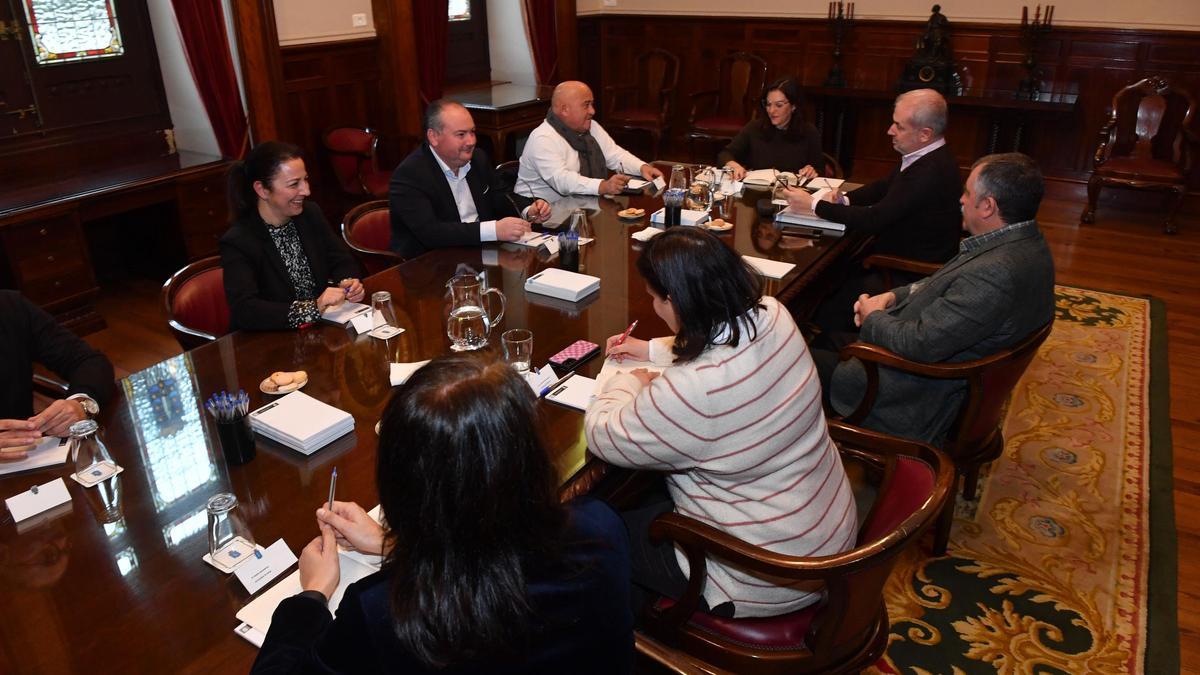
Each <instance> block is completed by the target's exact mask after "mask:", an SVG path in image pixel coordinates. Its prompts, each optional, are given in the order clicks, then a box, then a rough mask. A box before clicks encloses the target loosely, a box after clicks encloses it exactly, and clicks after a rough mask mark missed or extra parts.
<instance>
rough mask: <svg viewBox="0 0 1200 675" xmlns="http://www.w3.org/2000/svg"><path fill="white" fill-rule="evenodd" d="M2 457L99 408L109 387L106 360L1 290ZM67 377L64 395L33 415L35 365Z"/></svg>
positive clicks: (60, 432) (16, 454)
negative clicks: (35, 363)
mask: <svg viewBox="0 0 1200 675" xmlns="http://www.w3.org/2000/svg"><path fill="white" fill-rule="evenodd" d="M0 354H4V358H0V382H6V383H7V384H5V385H4V386H3V388H0V461H3V460H18V459H22V458H24V457H25V456H26V453H27V450H28V446H31V445H35V444H37V443H38V442H39V441H41V439H42V438H43V437H45V436H59V437H62V436H66V435H67V432H68V429H69V428H70V426H71V425H72V424H74V423H75V422H78V421H79V420H82V419H84V418H85V417H87V416H89V415H90V416H95V415H96V414H97V413H99V412H100V405H101V404H103V403H105V402H106V401H108V398H109V396H110V395H111V394H112V391H113V367H112V364H111V363H110V362H109V360H108V358H106V357H105V356H104V354H101V353H100V352H98V351H96V350H95V349H93V348H92V347H91V346H89V345H88V343H86V342H84V341H83V340H82V339H80V338H79V337H78V336H76V335H75V334H74V333H72V332H71V331H69V330H67V329H66V328H63V327H62V326H61V325H59V324H58V322H56V321H55V320H54V317H52V316H50V315H49V314H47V313H46V312H45V310H43V309H42V308H40V307H38V306H37V305H35V304H33V303H32V302H30V301H29V300H27V299H25V298H24V297H23V296H22V295H21V294H20V293H18V292H17V291H9V290H0ZM34 362H37V363H40V364H42V365H44V366H46V367H47V368H49V369H50V370H52V371H54V372H55V373H57V374H58V375H59V376H61V377H63V378H65V379H66V380H67V397H66V398H63V399H59V400H56V401H54V402H53V403H51V404H50V405H49V406H47V407H46V409H45V410H42V411H41V412H40V413H38V414H36V415H34V414H33V364H34Z"/></svg>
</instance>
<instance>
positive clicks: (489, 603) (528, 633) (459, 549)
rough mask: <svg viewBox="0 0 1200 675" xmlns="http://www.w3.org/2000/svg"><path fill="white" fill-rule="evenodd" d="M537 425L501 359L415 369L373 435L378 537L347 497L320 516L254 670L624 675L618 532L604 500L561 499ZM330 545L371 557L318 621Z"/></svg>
mask: <svg viewBox="0 0 1200 675" xmlns="http://www.w3.org/2000/svg"><path fill="white" fill-rule="evenodd" d="M539 429H540V424H539V417H538V413H537V402H536V399H535V398H534V396H533V395H532V392H531V391H530V390H529V385H528V384H526V383H525V381H524V380H523V379H522V378H521V377H520V376H519V375H517V373H516V371H514V370H513V369H512V368H511V367H509V366H508V365H507V364H505V363H503V362H498V361H495V360H485V359H484V358H481V357H479V356H476V355H452V356H445V357H440V358H437V359H434V360H433V361H431V362H429V363H428V364H427V365H426V366H425V367H423V368H421V369H420V370H418V371H417V372H416V373H414V374H413V375H412V377H410V378H409V380H408V381H407V382H406V383H405V384H404V385H402V386H401V387H400V388H399V389H398V390H397V391H396V393H395V395H394V396H393V397H392V399H391V401H390V402H389V403H388V406H387V409H386V410H385V412H384V416H383V424H382V428H381V429H380V435H379V455H378V464H377V473H376V480H377V481H378V490H379V501H380V504H381V507H382V511H383V518H384V522H385V523H387V527H386V529H385V528H383V527H381V526H380V525H379V524H377V523H375V521H374V520H372V519H371V518H370V516H368V515H367V514H366V512H365V511H364V510H363V509H362V507H360V506H358V505H357V504H354V503H351V502H337V501H335V502H334V503H333V505H332V510H329V509H324V508H323V509H320V510H318V512H317V518H318V521H319V523H320V528H321V536H320V537H318V538H317V539H314V540H313V541H312V543H310V544H309V545H308V546H307V547H306V548H305V549H304V551H303V553H302V554H301V556H300V581H301V586H302V587H303V588H304V589H305V592H304V593H301V594H300V595H297V596H293V597H291V598H289V599H287V600H285V601H284V602H283V603H281V604H280V605H279V607H278V609H276V611H275V615H274V617H273V618H272V621H271V629H270V632H268V634H267V638H266V641H265V642H264V643H263V649H262V652H261V653H260V655H259V658H258V661H256V662H255V669H254V672H272V671H273V670H276V669H278V670H279V671H281V672H282V671H286V672H292V671H291V670H288V669H289V668H295V669H301V670H303V668H307V669H308V670H312V671H315V672H336V673H382V672H404V673H409V672H421V673H424V672H445V673H518V672H519V673H527V672H546V673H559V672H579V673H583V672H586V673H622V672H630V670H631V668H632V659H633V633H632V616H631V614H630V611H629V585H628V584H629V551H628V547H627V544H626V535H625V530H624V527H623V526H622V524H621V521H620V519H619V518H618V517H617V515H616V514H615V513H613V511H612V510H610V509H609V508H608V507H607V506H606V505H604V504H603V503H601V502H598V501H595V500H591V499H584V500H577V501H575V502H572V503H570V504H568V505H566V506H564V505H562V504H560V502H559V498H558V476H557V474H556V471H555V469H554V467H553V465H552V464H551V462H550V459H549V457H548V455H547V454H546V449H545V447H544V445H543V443H542V441H541V434H540V431H539ZM338 542H342V543H343V544H346V545H349V546H352V547H353V548H355V549H357V550H360V551H363V552H367V553H375V554H380V553H382V554H383V555H384V562H383V567H382V569H381V570H380V571H379V572H377V573H375V574H372V575H370V576H368V577H366V578H364V579H361V580H359V581H357V582H355V583H353V584H351V585H350V586H349V587H348V588H347V590H346V592H345V594H344V596H343V598H342V602H341V605H340V606H339V607H338V610H337V618H336V619H331V618H330V616H329V611H328V610H327V609H326V607H325V603H326V601H327V600H328V598H329V597H330V596H331V595H332V593H333V591H334V589H336V588H337V585H338V578H339V573H338V569H339V567H338V554H337V543H338ZM302 665H303V668H302V667H301V666H302ZM305 672H307V671H305Z"/></svg>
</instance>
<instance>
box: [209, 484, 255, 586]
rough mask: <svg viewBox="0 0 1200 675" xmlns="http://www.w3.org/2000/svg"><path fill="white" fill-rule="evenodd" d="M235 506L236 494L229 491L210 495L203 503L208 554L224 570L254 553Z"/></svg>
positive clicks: (248, 532) (251, 541)
mask: <svg viewBox="0 0 1200 675" xmlns="http://www.w3.org/2000/svg"><path fill="white" fill-rule="evenodd" d="M237 506H238V500H237V496H236V495H234V494H232V493H229V492H222V493H220V494H215V495H213V496H212V497H210V498H209V500H208V505H207V509H208V554H209V555H210V556H211V557H212V561H213V563H214V564H216V565H217V566H218V567H221V568H223V569H226V570H232V569H233V568H234V567H237V566H238V564H240V563H243V562H245V561H246V560H247V559H248V558H250V557H251V556H253V555H254V537H253V536H252V535H251V534H250V528H249V527H247V526H246V521H245V520H244V519H243V518H242V514H241V512H240V511H238V508H237Z"/></svg>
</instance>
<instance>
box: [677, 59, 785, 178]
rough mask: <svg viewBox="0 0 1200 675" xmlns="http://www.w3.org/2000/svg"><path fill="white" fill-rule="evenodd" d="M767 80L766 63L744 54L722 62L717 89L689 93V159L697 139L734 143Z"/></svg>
mask: <svg viewBox="0 0 1200 675" xmlns="http://www.w3.org/2000/svg"><path fill="white" fill-rule="evenodd" d="M766 80H767V62H766V61H764V60H763V59H762V57H759V56H756V55H754V54H749V53H746V52H735V53H733V54H730V55H728V56H726V57H725V58H723V59H721V63H720V66H719V67H718V69H717V88H716V89H710V90H706V91H698V92H696V93H694V94H692V110H691V112H690V113H689V114H688V129H689V130H688V134H687V137H688V141H689V142H690V144H691V151H692V157H693V158H695V156H696V147H695V146H696V140H697V139H705V140H710V141H714V140H724V141H730V140H733V137H734V136H736V135H737V132H739V131H741V130H742V127H743V126H745V125H746V122H749V121H750V119H751V118H752V117H754V115H755V114H756V112H757V111H758V103H759V97H760V95H761V94H762V90H763V87H764V86H766Z"/></svg>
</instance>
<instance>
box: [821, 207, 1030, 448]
mask: <svg viewBox="0 0 1200 675" xmlns="http://www.w3.org/2000/svg"><path fill="white" fill-rule="evenodd" d="M970 243H971V240H967V245H968V247H969V248H968V250H966V251H963V252H961V253H959V254H958V255H957V256H955V257H954V258H952V259H951V260H950V261H949V262H947V263H946V265H945V266H943V267H942V268H941V269H939V270H938V271H937V272H935V273H934V274H932V275H931V276H929V277H926V278H924V279H921V280H920V281H917V282H914V283H912V284H909V285H908V286H901V287H900V288H897V289H895V290H894V291H893V292H894V293H895V294H896V304H895V305H893V306H892V307H890V308H889V309H887V310H884V311H880V312H874V313H872V314H871V315H870V316H868V317H867V318H866V320H865V321H863V325H862V331H861V332H860V333H859V339H860V340H861V341H863V342H868V343H871V344H875V345H879V346H881V347H885V348H887V349H890V350H891V351H893V352H896V353H897V354H899V355H901V356H903V357H905V358H907V359H910V360H913V361H922V362H925V363H939V362H956V361H969V360H972V359H978V358H982V357H984V356H988V355H989V354H993V353H995V352H997V351H1000V350H1001V349H1005V348H1007V347H1010V346H1012V345H1014V344H1016V343H1018V342H1020V341H1021V340H1022V339H1023V338H1025V337H1026V336H1028V335H1029V334H1030V333H1032V332H1033V331H1034V330H1036V329H1038V328H1040V327H1041V326H1042V325H1043V324H1045V323H1046V322H1047V321H1049V320H1050V319H1051V318H1052V317H1053V316H1054V260H1053V259H1052V258H1051V256H1050V249H1049V248H1048V247H1047V246H1046V240H1045V239H1043V238H1042V233H1041V232H1040V231H1039V230H1038V229H1037V225H1036V223H1032V222H1031V223H1030V225H1029V226H1027V227H1022V228H1018V229H1014V230H1008V231H1003V232H1000V231H998V233H997V234H996V235H993V238H989V239H987V240H985V241H982V242H976V243H977V245H976V246H971V245H970ZM879 380H880V381H879V392H878V396H877V398H876V400H875V405H874V407H873V408H872V410H871V412H870V413H869V414H868V415H867V418H866V419H865V420H864V421H863V425H864V426H866V427H868V428H870V429H875V430H877V431H881V432H884V433H889V434H893V435H897V436H904V437H907V438H915V439H918V440H922V441H927V442H932V443H935V444H938V443H940V442H941V441H942V438H943V436H944V435H945V433H946V431H947V430H948V429H949V426H950V424H951V423H952V422H953V421H954V417H955V416H956V415H957V414H958V410H959V407H960V404H961V403H962V398H963V396H964V394H965V392H966V382H965V381H963V380H934V379H930V378H925V377H920V376H917V375H910V374H908V373H902V372H899V371H897V370H894V369H891V368H883V367H881V368H880V369H879ZM866 383H867V379H866V370H865V368H864V367H863V365H862V363H861V362H859V361H858V360H857V359H850V360H847V361H843V362H842V363H840V364H838V367H837V369H836V370H835V371H834V373H833V377H832V379H831V384H830V400H831V402H832V404H833V407H834V409H835V410H836V411H837V412H839V413H841V414H849V413H850V412H852V411H853V410H854V408H855V406H857V404H858V402H859V401H861V400H862V396H863V392H864V391H865V390H866Z"/></svg>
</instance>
